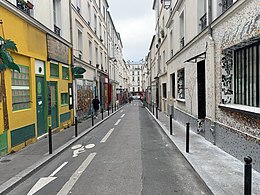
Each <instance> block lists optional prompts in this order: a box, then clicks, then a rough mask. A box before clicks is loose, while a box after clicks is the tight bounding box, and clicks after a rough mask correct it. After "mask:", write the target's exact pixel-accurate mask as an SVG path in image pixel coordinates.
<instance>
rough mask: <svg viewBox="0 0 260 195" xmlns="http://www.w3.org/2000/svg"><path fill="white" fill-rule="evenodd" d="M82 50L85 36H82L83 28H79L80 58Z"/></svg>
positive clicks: (80, 57)
mask: <svg viewBox="0 0 260 195" xmlns="http://www.w3.org/2000/svg"><path fill="white" fill-rule="evenodd" d="M82 51H83V36H82V30H81V29H79V28H78V53H79V59H82V55H83V54H82Z"/></svg>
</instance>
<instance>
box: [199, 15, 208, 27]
mask: <svg viewBox="0 0 260 195" xmlns="http://www.w3.org/2000/svg"><path fill="white" fill-rule="evenodd" d="M206 27H207V13H205V14H204V15H203V16H202V17H201V18H200V28H201V30H204V29H205V28H206Z"/></svg>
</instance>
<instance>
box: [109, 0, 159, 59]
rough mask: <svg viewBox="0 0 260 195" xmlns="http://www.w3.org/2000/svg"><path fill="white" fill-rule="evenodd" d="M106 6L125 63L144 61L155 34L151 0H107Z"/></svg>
mask: <svg viewBox="0 0 260 195" xmlns="http://www.w3.org/2000/svg"><path fill="white" fill-rule="evenodd" d="M108 4H109V9H108V10H109V12H110V14H111V16H112V19H113V22H114V25H115V28H116V30H117V32H119V33H120V35H121V39H122V43H123V55H124V59H125V61H128V60H131V61H135V62H136V61H139V60H141V59H144V58H145V56H146V55H147V54H148V50H149V46H150V43H151V40H152V36H153V34H154V33H155V30H154V29H155V19H154V18H155V16H154V11H153V10H152V4H153V0H108Z"/></svg>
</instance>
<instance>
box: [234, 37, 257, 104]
mask: <svg viewBox="0 0 260 195" xmlns="http://www.w3.org/2000/svg"><path fill="white" fill-rule="evenodd" d="M259 45H260V42H258V43H256V44H253V45H250V46H248V47H246V48H242V49H238V50H235V51H234V102H235V103H236V104H242V105H246V106H254V107H260V103H259V97H260V84H259V82H260V67H259V63H260V61H259V58H260V52H259Z"/></svg>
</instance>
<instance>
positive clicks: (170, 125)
mask: <svg viewBox="0 0 260 195" xmlns="http://www.w3.org/2000/svg"><path fill="white" fill-rule="evenodd" d="M170 135H172V115H170Z"/></svg>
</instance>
